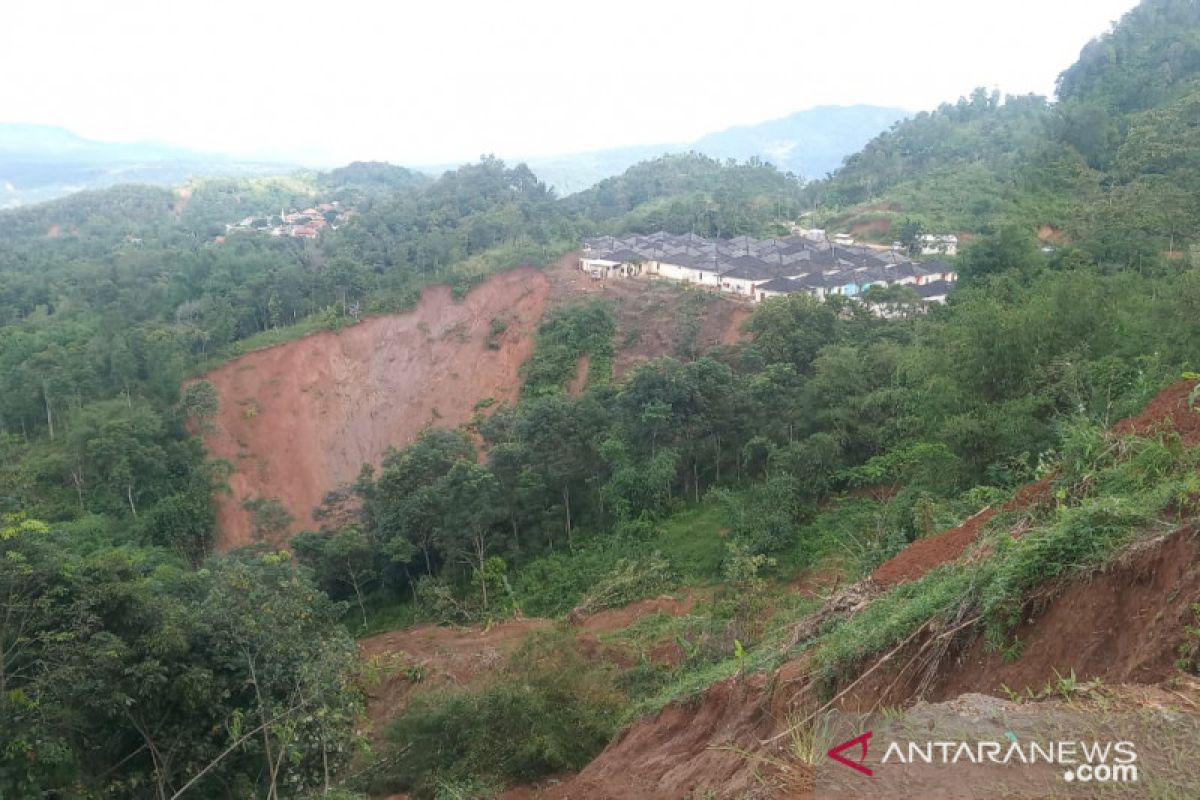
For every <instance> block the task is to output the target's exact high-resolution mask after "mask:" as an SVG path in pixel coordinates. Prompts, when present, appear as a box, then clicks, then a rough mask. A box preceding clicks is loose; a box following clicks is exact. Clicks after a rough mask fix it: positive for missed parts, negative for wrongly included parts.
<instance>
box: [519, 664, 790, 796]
mask: <svg viewBox="0 0 1200 800" xmlns="http://www.w3.org/2000/svg"><path fill="white" fill-rule="evenodd" d="M803 671H804V665H803V661H801V660H796V661H791V662H789V663H787V664H785V665H784V666H783V667H782V668H781V669H780V670H779V672H778V673H776V674H775V675H773V676H768V675H765V674H763V673H756V674H754V675H750V676H747V677H746V678H745V679H744V680H739V679H737V678H730V679H727V680H724V681H721V682H720V683H717V684H715V685H713V686H712V687H711V688H710V689H709V690H708V691H707V692H706V693H705V695H704V697H703V698H702V699H701V700H699V701H698V702H696V703H675V704H672V705H669V706H667V707H666V708H665V709H663V710H662V711H661V712H659V713H658V714H657V715H655V716H653V717H647V718H646V719H643V720H640V721H638V722H636V723H634V724H633V725H631V726H629V727H628V728H627V729H625V731H623V732H622V733H621V735H620V736H619V737H618V738H617V740H616V741H614V742H613V743H612V744H610V745H609V746H608V747H607V748H606V749H605V750H604V752H602V753H601V754H600V755H599V756H597V757H596V758H595V759H594V760H593V761H592V762H591V763H590V764H588V765H587V766H586V767H584V768H583V770H582V771H581V772H579V773H578V774H576V775H572V776H569V777H567V778H564V779H563V780H562V781H561V782H558V783H554V784H551V785H545V786H541V787H517V788H514V789H512V790H510V791H509V792H507V793H506V794H504V795H502V797H504V798H506V800H533V799H535V798H536V799H537V800H618V798H620V799H622V800H625V799H628V800H651V799H652V798H653V799H654V800H659V799H660V798H687V797H694V798H700V797H706V796H709V795H708V794H707V793H708V792H710V791H711V792H712V793H713V794H712V795H711V796H714V797H751V798H753V797H758V798H762V797H780V798H784V797H786V798H797V797H811V789H812V784H811V777H812V776H811V773H808V772H807V771H803V772H800V773H799V774H796V773H795V772H793V774H791V775H787V776H785V775H783V774H781V773H780V772H779V771H778V770H777V769H776V768H775V766H774V762H776V761H778V760H780V759H782V758H783V757H784V754H783V747H784V743H785V741H786V739H780V740H776V741H774V742H771V743H770V744H769V745H764V744H763V743H764V741H766V740H768V739H771V738H772V737H773V736H775V735H776V734H777V733H778V732H779V731H780V730H782V729H783V728H784V727H785V726H786V724H787V719H788V717H789V715H790V714H791V712H792V710H793V702H794V701H795V700H796V698H797V691H798V689H797V684H799V683H802V682H803V681H802V678H803ZM793 769H795V765H793Z"/></svg>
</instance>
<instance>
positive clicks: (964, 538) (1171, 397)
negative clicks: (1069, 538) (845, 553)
mask: <svg viewBox="0 0 1200 800" xmlns="http://www.w3.org/2000/svg"><path fill="white" fill-rule="evenodd" d="M1195 385H1196V382H1195V381H1179V382H1177V383H1174V384H1172V385H1171V386H1168V387H1167V388H1166V389H1163V390H1162V391H1161V392H1159V394H1158V395H1157V396H1156V397H1155V398H1154V399H1153V400H1151V401H1150V402H1149V403H1148V404H1147V405H1146V408H1145V409H1144V410H1143V411H1142V412H1141V413H1140V414H1137V415H1135V416H1132V417H1129V418H1127V419H1124V420H1121V421H1120V422H1118V423H1117V424H1116V425H1114V426H1113V428H1112V430H1113V432H1114V433H1118V434H1126V435H1127V434H1133V435H1136V436H1157V435H1160V434H1163V433H1168V432H1173V433H1177V434H1179V436H1180V438H1181V439H1182V441H1183V444H1184V445H1185V446H1188V447H1192V446H1195V445H1197V444H1200V413H1197V412H1196V411H1195V410H1193V409H1192V408H1191V407H1190V406H1189V405H1188V396H1189V395H1190V394H1191V392H1192V390H1193V388H1194V387H1195ZM1055 477H1056V475H1055V474H1053V473H1052V474H1050V475H1046V476H1043V477H1042V478H1040V479H1039V480H1037V481H1034V482H1033V483H1029V484H1026V485H1025V486H1023V487H1021V488H1020V489H1018V490H1017V492H1016V494H1014V495H1013V497H1012V499H1011V500H1009V501H1008V502H1007V503H1005V504H1004V505H1003V506H1001V508H1000V510H1001V511H1019V510H1021V509H1024V508H1029V507H1030V506H1035V505H1039V504H1041V503H1044V502H1046V501H1047V500H1048V499H1049V498H1050V497H1051V492H1052V484H1053V481H1054V479H1055ZM995 514H996V511H995V510H994V509H992V508H985V509H983V510H982V511H980V512H979V513H978V514H976V515H975V516H973V517H971V518H970V519H968V520H967V521H966V522H964V523H963V524H962V525H959V526H958V527H957V528H951V529H950V530H947V531H942V532H941V533H938V534H934V535H933V536H927V537H925V538H923V539H918V540H916V541H915V542H913V543H912V544H910V545H909V546H908V547H906V548H905V549H904V550H902V551H901V552H900V553H898V554H897V555H896V556H895V557H893V558H892V559H890V560H889V561H886V562H885V563H884V564H883V565H882V566H880V567H879V568H878V569H877V570H875V572H874V574H873V575H872V576H871V577H872V578H873V579H874V580H875V582H876V583H878V584H879V585H881V586H883V587H890V586H895V585H896V584H898V583H904V582H905V581H913V580H916V579H918V578H920V577H921V576H922V575H924V574H925V573H927V572H929V570H931V569H933V568H934V567H936V566H938V565H939V564H945V563H946V562H948V561H953V560H954V559H956V558H958V557H959V556H961V555H962V554H963V553H964V552H965V551H966V549H967V548H968V547H969V546H970V545H971V542H973V541H975V538H976V536H977V535H978V533H979V530H980V528H982V527H983V525H984V524H985V523H986V522H987V521H988V520H989V519H991V518H992V517H993V516H994V515H995ZM1014 535H1019V531H1018V532H1014Z"/></svg>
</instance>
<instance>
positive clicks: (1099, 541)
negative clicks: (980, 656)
mask: <svg viewBox="0 0 1200 800" xmlns="http://www.w3.org/2000/svg"><path fill="white" fill-rule="evenodd" d="M1198 466H1200V448H1192V449H1187V448H1184V447H1183V446H1182V445H1181V444H1180V442H1179V440H1178V438H1177V437H1173V436H1171V435H1164V436H1161V437H1158V438H1154V439H1148V438H1138V437H1120V436H1115V435H1113V434H1111V433H1109V432H1106V431H1101V430H1099V429H1097V428H1094V427H1091V426H1085V425H1076V426H1073V427H1072V428H1071V429H1070V430H1068V432H1067V435H1066V436H1065V438H1064V445H1063V448H1062V452H1061V454H1059V455H1058V457H1057V458H1056V460H1055V464H1054V466H1053V469H1054V470H1056V471H1057V474H1058V475H1059V477H1058V479H1057V480H1055V481H1054V482H1053V483H1052V485H1051V493H1052V496H1051V498H1050V502H1047V503H1040V504H1035V505H1034V506H1032V507H1031V508H1029V509H1025V510H1022V511H1016V512H1009V513H1004V514H998V515H997V516H996V517H995V518H993V520H992V521H991V522H990V523H989V525H988V527H987V528H986V529H985V533H984V534H983V535H982V536H981V537H980V540H979V541H978V542H977V543H976V545H975V547H974V548H973V550H972V551H971V552H969V553H968V557H967V558H966V559H965V560H964V561H960V562H959V563H951V564H946V565H943V566H941V567H938V568H937V569H934V570H933V571H931V572H929V573H928V574H926V575H925V576H923V577H922V578H920V579H919V580H916V581H913V582H911V583H906V584H901V585H899V586H896V587H894V588H893V589H891V590H890V591H888V592H887V593H885V594H884V595H882V596H881V597H879V598H877V599H876V600H875V602H873V603H872V604H871V605H870V606H869V607H867V608H866V609H865V610H863V611H862V612H860V613H858V614H856V615H854V616H852V617H850V618H848V619H841V620H838V621H835V622H833V623H831V624H830V625H829V626H828V627H827V629H826V630H824V631H822V632H821V634H820V636H819V637H818V638H817V639H816V640H815V641H812V642H809V643H806V644H804V645H802V646H807V647H811V648H812V649H813V664H814V668H815V670H816V677H817V679H818V680H819V681H820V683H821V685H823V686H824V687H825V688H826V689H827V690H829V689H832V687H834V686H835V685H837V684H839V683H841V682H843V681H845V680H846V679H848V678H850V677H851V676H853V675H855V674H858V673H859V672H861V670H862V667H863V665H864V664H866V663H867V661H868V660H869V659H870V658H872V657H873V656H875V655H877V654H879V653H882V652H884V651H885V650H887V649H889V648H892V647H894V646H896V645H897V644H899V643H901V642H904V641H905V639H906V638H907V637H910V636H912V635H913V634H914V633H916V632H917V631H919V630H920V629H921V628H922V627H923V626H927V625H931V626H933V627H936V626H937V624H938V623H942V624H953V623H954V621H955V620H963V619H967V618H971V619H972V620H974V619H975V618H978V620H979V621H980V622H981V623H982V625H983V630H984V634H985V636H986V638H987V643H988V645H989V646H990V647H992V648H995V649H998V650H1004V651H1005V652H1006V653H1012V654H1014V655H1015V654H1017V653H1019V645H1017V644H1016V643H1014V642H1010V641H1008V637H1009V635H1010V632H1011V630H1012V629H1013V628H1014V627H1015V626H1016V625H1017V624H1018V623H1019V621H1020V619H1021V616H1022V611H1023V610H1024V609H1025V608H1026V606H1027V603H1028V600H1029V598H1030V594H1031V592H1033V591H1034V590H1035V589H1037V588H1038V587H1042V586H1045V585H1047V584H1051V586H1050V587H1049V589H1048V591H1052V590H1053V583H1054V582H1056V581H1062V580H1064V579H1067V578H1069V577H1071V576H1073V575H1079V574H1081V573H1086V572H1087V571H1089V570H1093V569H1096V568H1099V567H1102V566H1103V565H1104V564H1105V563H1107V562H1109V561H1111V560H1112V559H1113V558H1114V557H1115V556H1116V555H1117V554H1118V553H1119V552H1120V551H1121V550H1122V549H1123V548H1124V547H1125V546H1127V545H1129V544H1130V543H1132V542H1134V541H1136V540H1137V539H1139V538H1145V537H1149V536H1155V535H1159V534H1162V533H1165V532H1167V531H1170V530H1172V529H1174V528H1175V527H1176V526H1177V525H1178V524H1179V523H1180V521H1181V520H1183V519H1185V518H1188V517H1191V516H1193V515H1195V514H1196V513H1197V511H1198V510H1200V502H1198V499H1200V474H1198V472H1197V467H1198ZM1018 518H1021V520H1020V521H1021V524H1020V525H1019V527H1017V526H1015V525H1016V523H1017V522H1018ZM1014 530H1015V531H1017V532H1019V534H1020V535H1014V534H1013V531H1014Z"/></svg>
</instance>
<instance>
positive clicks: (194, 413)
mask: <svg viewBox="0 0 1200 800" xmlns="http://www.w3.org/2000/svg"><path fill="white" fill-rule="evenodd" d="M179 405H180V406H181V407H182V408H183V413H184V414H186V415H187V418H188V419H190V420H193V421H194V422H195V423H196V426H197V427H198V428H199V429H200V431H201V432H202V433H208V432H209V431H211V430H212V419H213V417H215V416H216V415H217V412H218V411H219V410H220V407H219V402H218V399H217V389H216V387H215V386H213V385H212V383H211V382H209V381H193V382H192V383H189V384H188V385H187V386H185V387H184V388H183V395H182V397H181V398H180V400H179Z"/></svg>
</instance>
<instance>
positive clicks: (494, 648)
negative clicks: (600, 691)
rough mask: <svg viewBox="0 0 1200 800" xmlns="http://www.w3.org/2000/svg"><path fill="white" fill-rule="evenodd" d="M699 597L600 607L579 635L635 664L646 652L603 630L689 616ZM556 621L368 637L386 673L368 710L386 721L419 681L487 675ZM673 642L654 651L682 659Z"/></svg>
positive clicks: (465, 682) (590, 650) (368, 657)
mask: <svg viewBox="0 0 1200 800" xmlns="http://www.w3.org/2000/svg"><path fill="white" fill-rule="evenodd" d="M697 599H698V595H697V594H695V593H693V594H689V595H687V596H685V597H683V598H682V599H676V598H674V597H669V596H663V597H653V598H647V599H645V600H638V601H636V602H633V603H630V604H629V605H627V606H625V607H623V608H614V609H608V610H606V611H600V612H597V613H595V614H592V615H590V616H588V617H585V618H584V619H583V620H582V621H581V622H580V623H579V624H578V625H577V626H576V630H577V634H576V641H578V643H579V646H580V650H581V652H583V653H584V655H586V656H588V657H589V658H593V659H597V660H602V661H607V662H609V663H612V664H616V665H617V666H618V667H621V668H628V667H631V666H633V665H634V664H635V663H637V659H638V654H637V653H634V652H632V651H630V650H628V649H626V648H624V647H621V646H620V645H616V644H611V643H608V642H604V641H601V639H600V637H599V636H598V634H601V633H606V632H611V631H619V630H623V629H625V628H627V627H629V626H630V625H632V624H633V623H634V622H636V621H638V620H639V619H641V618H643V617H645V616H649V615H651V614H670V615H671V616H682V615H684V614H687V613H688V612H690V611H691V610H692V608H694V607H695V605H696V602H697ZM553 624H554V623H553V622H552V621H551V620H548V619H545V618H541V617H525V618H520V619H510V620H505V621H503V622H499V623H496V624H493V625H491V626H489V627H488V628H482V627H479V626H460V625H453V626H440V625H428V624H425V625H416V626H414V627H411V628H405V629H403V630H398V631H391V632H389V633H381V634H378V635H376V636H371V637H369V638H366V639H363V640H362V641H360V642H359V644H358V647H359V652H360V653H361V655H362V658H363V660H364V661H366V662H368V663H369V664H374V665H375V666H376V667H378V668H379V670H380V672H381V674H382V676H383V677H382V680H381V682H380V683H379V684H378V686H374V687H371V688H370V689H369V691H368V700H369V701H368V703H367V717H368V718H369V719H370V720H371V722H372V725H373V726H374V727H375V728H376V729H378V728H380V727H381V726H382V725H383V724H384V723H386V722H387V721H388V720H390V719H392V718H394V717H395V716H396V715H397V714H399V713H400V712H401V711H402V710H403V709H404V707H405V706H406V705H407V704H408V699H409V697H410V696H411V695H412V693H413V691H415V690H417V689H418V688H420V689H422V690H424V689H431V688H442V687H447V686H472V685H479V684H481V683H485V682H487V681H488V680H489V679H490V678H491V677H492V676H493V675H494V674H495V671H496V670H497V669H498V668H499V667H501V666H502V665H503V664H504V661H505V659H506V658H507V657H508V656H509V655H510V654H511V653H512V652H513V651H514V650H516V649H517V647H518V646H520V644H521V642H522V641H524V639H525V637H526V636H527V635H529V633H530V632H531V631H535V630H541V629H544V628H548V627H550V626H552V625H553ZM672 646H674V648H675V650H678V645H677V644H675V643H674V642H659V643H657V644H656V645H655V646H654V647H652V648H651V650H650V652H649V653H648V654H647V657H648V658H649V659H650V660H651V661H654V662H655V663H662V664H666V663H678V661H679V660H681V659H682V656H683V653H682V651H679V652H678V653H676V652H674V651H673V650H672ZM415 666H419V667H421V668H423V670H424V676H423V678H422V679H421V680H420V681H419V682H413V681H412V680H410V678H409V676H408V673H407V671H406V670H407V669H408V668H409V667H415Z"/></svg>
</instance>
